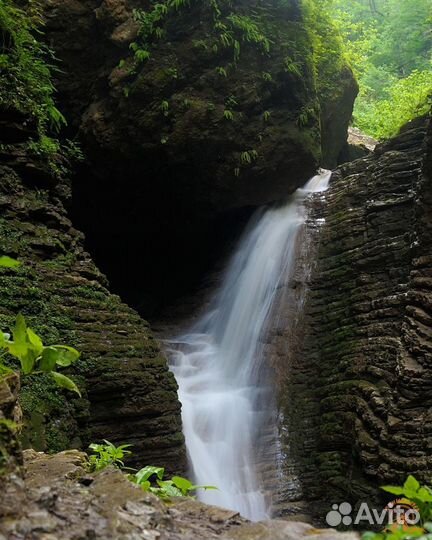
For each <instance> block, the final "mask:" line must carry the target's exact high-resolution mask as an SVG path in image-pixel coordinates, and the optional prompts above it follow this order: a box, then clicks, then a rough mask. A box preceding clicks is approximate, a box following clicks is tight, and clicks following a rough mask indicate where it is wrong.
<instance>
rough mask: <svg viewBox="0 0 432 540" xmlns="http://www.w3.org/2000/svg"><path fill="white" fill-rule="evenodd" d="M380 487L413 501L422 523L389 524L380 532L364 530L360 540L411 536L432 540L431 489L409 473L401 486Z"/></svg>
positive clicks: (395, 539)
mask: <svg viewBox="0 0 432 540" xmlns="http://www.w3.org/2000/svg"><path fill="white" fill-rule="evenodd" d="M381 489H383V490H384V491H387V492H388V493H391V494H392V495H397V496H398V497H403V498H405V499H408V500H409V501H411V502H412V503H414V504H415V505H416V506H417V508H418V510H419V512H420V517H421V521H422V522H423V525H422V526H418V525H413V526H406V525H399V526H390V527H389V528H388V529H386V530H384V531H382V532H378V533H377V532H366V533H365V534H364V535H363V536H362V540H411V539H412V538H419V539H421V540H432V523H431V520H432V489H431V488H430V487H428V486H422V485H420V482H418V480H416V478H415V477H414V476H411V475H410V476H408V478H407V479H406V481H405V483H404V485H403V486H382V487H381Z"/></svg>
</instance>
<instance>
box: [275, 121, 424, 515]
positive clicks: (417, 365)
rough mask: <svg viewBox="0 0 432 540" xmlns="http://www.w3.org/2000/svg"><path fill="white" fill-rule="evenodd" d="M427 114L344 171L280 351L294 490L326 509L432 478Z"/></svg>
mask: <svg viewBox="0 0 432 540" xmlns="http://www.w3.org/2000/svg"><path fill="white" fill-rule="evenodd" d="M426 126H427V122H426V121H425V120H424V119H423V120H422V121H419V122H416V123H413V124H412V125H408V126H407V127H406V128H405V129H404V130H403V132H402V133H401V134H400V135H399V136H398V137H396V138H395V139H393V140H391V141H389V142H387V143H385V144H383V145H381V146H379V147H378V148H377V150H376V152H375V153H374V154H372V155H371V156H369V157H366V158H363V159H360V160H357V161H354V162H352V163H349V164H346V165H344V166H342V167H341V168H339V169H337V170H336V171H335V172H334V174H333V177H332V181H331V187H330V189H329V190H328V192H327V193H326V206H325V214H324V216H325V220H326V222H325V225H324V226H323V228H322V229H321V234H320V241H319V245H318V247H317V260H316V267H315V270H314V271H313V273H312V275H311V276H310V278H308V280H307V281H308V282H309V292H308V293H307V300H306V307H305V313H304V320H303V325H302V329H301V332H300V333H299V332H297V334H296V336H295V337H297V340H294V341H292V342H291V344H290V347H289V351H288V354H287V355H286V356H285V358H284V359H283V360H281V361H280V362H286V364H285V379H284V385H285V386H284V389H283V391H282V412H283V415H284V421H283V425H282V431H283V433H285V437H286V440H285V442H286V443H287V441H288V442H289V444H285V446H284V450H285V453H284V455H283V467H282V468H283V469H284V471H285V473H284V474H285V479H288V480H289V482H290V485H291V486H294V488H296V489H293V490H292V491H291V493H289V494H288V498H290V499H291V502H292V505H291V507H292V508H294V509H295V508H296V507H297V511H298V510H299V509H300V511H301V510H302V509H304V508H305V507H306V508H307V510H308V512H309V511H311V510H312V513H313V514H315V516H316V517H318V518H320V519H323V517H324V516H325V513H326V512H327V511H328V510H329V509H330V506H331V504H332V503H338V502H342V501H349V502H351V503H353V504H354V505H355V504H358V503H359V502H360V501H365V500H366V501H369V502H372V503H375V504H378V505H380V504H382V503H383V501H384V499H383V497H382V496H381V495H380V492H379V490H378V486H380V485H383V484H386V483H399V482H401V481H403V480H404V479H405V478H406V476H407V475H408V474H409V473H411V474H414V475H415V476H416V477H417V478H418V479H419V480H422V481H429V482H430V481H431V479H432V460H431V448H432V438H431V436H432V429H431V426H432V422H431V420H432V417H431V404H432V402H431V400H432V391H431V390H432V389H431V382H430V381H431V378H432V373H431V369H432V367H431V366H432V364H431V358H432V356H431V353H432V330H431V326H432V324H431V323H432V318H431V317H432V311H431V306H432V304H431V299H432V285H431V283H432V282H431V275H432V273H431V272H432V270H431V265H432V258H431V252H432V251H431V248H432V242H431V240H432V236H431V221H432V211H431V208H432V207H431V202H432V200H431V193H432V177H431V175H430V159H431V157H430V156H431V147H430V137H429V138H428V137H427V127H426ZM429 129H430V128H429ZM427 143H428V144H429V146H427ZM320 212H322V209H320ZM312 214H313V209H312ZM288 329H291V330H292V325H291V326H290V325H288ZM285 332H286V333H285V335H286V336H288V332H289V330H285ZM279 365H280V363H279ZM304 502H306V505H304V504H303V503H304ZM314 503H315V504H314Z"/></svg>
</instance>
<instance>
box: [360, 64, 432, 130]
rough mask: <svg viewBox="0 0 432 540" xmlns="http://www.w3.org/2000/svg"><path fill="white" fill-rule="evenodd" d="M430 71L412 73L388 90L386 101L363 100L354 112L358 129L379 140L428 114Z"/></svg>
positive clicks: (430, 87) (431, 73) (430, 91)
mask: <svg viewBox="0 0 432 540" xmlns="http://www.w3.org/2000/svg"><path fill="white" fill-rule="evenodd" d="M431 97H432V71H413V72H412V73H411V74H410V75H408V77H405V78H403V79H400V80H399V81H397V82H396V83H394V85H393V86H392V87H391V88H390V89H389V95H388V97H387V98H385V99H378V100H363V101H361V102H360V103H359V104H358V106H357V110H356V114H357V125H358V127H359V128H360V129H362V130H363V131H365V132H369V133H372V134H373V135H374V136H375V137H377V138H378V139H385V138H388V137H391V136H393V135H395V134H396V133H397V132H398V131H399V129H400V127H401V126H402V125H404V124H406V123H407V122H409V121H410V120H412V119H413V118H416V117H417V116H420V115H423V114H426V113H427V112H428V111H429V110H430V105H431Z"/></svg>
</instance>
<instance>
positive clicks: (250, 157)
mask: <svg viewBox="0 0 432 540" xmlns="http://www.w3.org/2000/svg"><path fill="white" fill-rule="evenodd" d="M256 159H258V152H257V151H256V150H253V149H252V150H245V151H244V152H242V153H241V154H240V161H241V163H243V164H244V165H249V164H251V163H252V161H255V160H256Z"/></svg>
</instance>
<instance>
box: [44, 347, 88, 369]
mask: <svg viewBox="0 0 432 540" xmlns="http://www.w3.org/2000/svg"><path fill="white" fill-rule="evenodd" d="M51 349H55V350H56V351H57V357H56V364H57V365H58V366H61V367H68V366H70V365H71V364H73V363H74V362H76V361H77V360H78V358H79V357H80V355H81V354H80V353H79V352H78V351H77V350H76V349H74V348H73V347H68V346H67V345H51Z"/></svg>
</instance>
